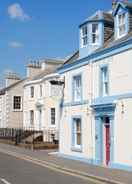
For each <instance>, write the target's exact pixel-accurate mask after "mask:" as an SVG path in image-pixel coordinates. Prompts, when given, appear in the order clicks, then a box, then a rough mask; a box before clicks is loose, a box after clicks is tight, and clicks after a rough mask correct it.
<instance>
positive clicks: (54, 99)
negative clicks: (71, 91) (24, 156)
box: [23, 59, 63, 141]
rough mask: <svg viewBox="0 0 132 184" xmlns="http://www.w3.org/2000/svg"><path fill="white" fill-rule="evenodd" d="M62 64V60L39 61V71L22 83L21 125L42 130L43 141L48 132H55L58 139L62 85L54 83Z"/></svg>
mask: <svg viewBox="0 0 132 184" xmlns="http://www.w3.org/2000/svg"><path fill="white" fill-rule="evenodd" d="M62 64H63V61H62V60H55V59H45V60H43V61H41V63H40V68H41V72H40V73H39V74H38V75H37V76H35V77H33V78H31V79H30V80H28V81H26V83H25V84H24V102H23V106H24V107H23V108H24V113H23V115H24V122H23V126H24V128H26V129H33V130H41V131H43V132H44V139H45V140H44V141H46V139H47V137H46V135H47V133H48V132H49V133H50V132H51V134H55V136H56V139H57V140H58V132H59V122H60V120H59V117H60V100H61V96H62V94H61V92H62V85H58V84H57V83H56V82H57V81H59V80H60V79H59V78H60V77H59V74H57V73H56V69H57V68H58V67H60V66H61V65H62ZM32 67H33V66H32ZM54 82H55V83H56V84H55V83H54ZM48 136H50V135H48ZM50 137H51V136H50Z"/></svg>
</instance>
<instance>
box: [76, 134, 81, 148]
mask: <svg viewBox="0 0 132 184" xmlns="http://www.w3.org/2000/svg"><path fill="white" fill-rule="evenodd" d="M77 145H81V134H80V133H77Z"/></svg>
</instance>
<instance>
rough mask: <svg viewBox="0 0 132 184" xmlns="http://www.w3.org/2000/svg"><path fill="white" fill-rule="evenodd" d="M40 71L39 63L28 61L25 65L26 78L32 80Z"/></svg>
mask: <svg viewBox="0 0 132 184" xmlns="http://www.w3.org/2000/svg"><path fill="white" fill-rule="evenodd" d="M40 71H41V63H40V62H39V61H30V63H29V64H28V65H27V77H28V78H32V77H34V76H35V75H37V74H39V73H40Z"/></svg>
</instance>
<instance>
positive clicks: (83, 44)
mask: <svg viewBox="0 0 132 184" xmlns="http://www.w3.org/2000/svg"><path fill="white" fill-rule="evenodd" d="M79 32H80V38H79V40H80V41H79V56H77V55H76V56H77V57H74V59H70V60H68V61H67V62H66V63H65V64H64V65H63V66H62V67H60V68H59V73H60V74H61V76H62V78H64V79H65V86H64V98H63V101H62V105H61V108H62V109H61V112H62V113H61V122H60V148H59V154H60V155H61V156H65V157H69V158H72V159H79V160H83V161H86V162H89V163H92V164H97V165H104V166H107V167H114V168H123V169H132V147H131V145H130V139H131V135H132V113H131V109H132V3H130V2H126V1H124V2H123V1H122V2H119V1H118V2H113V4H112V10H111V11H108V12H103V11H97V12H96V13H95V14H94V15H92V16H91V17H89V18H88V19H86V20H85V21H84V22H83V23H82V24H81V25H80V26H79Z"/></svg>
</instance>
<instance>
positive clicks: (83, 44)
mask: <svg viewBox="0 0 132 184" xmlns="http://www.w3.org/2000/svg"><path fill="white" fill-rule="evenodd" d="M87 44H88V26H87V25H84V26H82V27H81V47H82V48H83V47H86V46H87Z"/></svg>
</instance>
